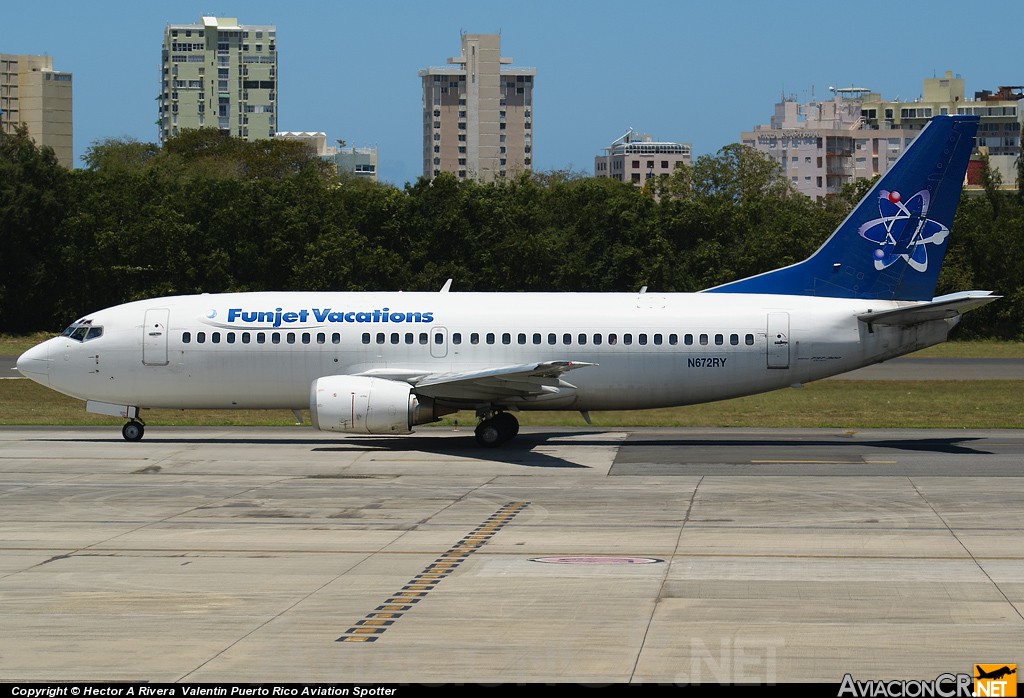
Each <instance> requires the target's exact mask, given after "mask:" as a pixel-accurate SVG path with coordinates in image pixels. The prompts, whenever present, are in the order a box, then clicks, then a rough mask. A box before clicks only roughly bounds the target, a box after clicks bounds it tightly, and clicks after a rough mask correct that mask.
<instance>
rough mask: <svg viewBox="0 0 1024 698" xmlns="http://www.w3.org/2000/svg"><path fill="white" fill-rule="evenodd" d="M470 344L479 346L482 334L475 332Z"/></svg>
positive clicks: (470, 336)
mask: <svg viewBox="0 0 1024 698" xmlns="http://www.w3.org/2000/svg"><path fill="white" fill-rule="evenodd" d="M469 343H470V344H479V343H480V333H479V332H474V333H473V334H471V335H469Z"/></svg>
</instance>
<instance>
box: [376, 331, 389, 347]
mask: <svg viewBox="0 0 1024 698" xmlns="http://www.w3.org/2000/svg"><path fill="white" fill-rule="evenodd" d="M386 339H387V336H386V335H385V334H384V333H383V332H378V333H377V344H383V343H384V341H385V340H386Z"/></svg>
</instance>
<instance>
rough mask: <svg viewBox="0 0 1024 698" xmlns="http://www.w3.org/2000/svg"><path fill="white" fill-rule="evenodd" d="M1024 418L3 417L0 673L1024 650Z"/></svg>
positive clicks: (909, 670)
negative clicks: (495, 435) (741, 423)
mask: <svg viewBox="0 0 1024 698" xmlns="http://www.w3.org/2000/svg"><path fill="white" fill-rule="evenodd" d="M1022 534H1024V431H1012V430H1005V431H972V430H949V431H934V430H898V429H893V430H869V431H837V430H751V429H739V430H702V429H655V430H629V431H624V430H622V431H602V430H596V429H572V430H558V429H544V430H527V429H524V431H523V433H522V434H521V435H520V436H519V437H518V438H517V439H516V440H515V441H513V442H510V443H508V444H506V445H505V446H504V447H502V448H499V449H492V450H485V449H480V448H478V447H477V446H476V444H475V442H474V440H473V437H472V433H471V431H468V430H464V431H452V430H442V429H427V430H423V432H422V433H418V434H416V435H412V436H409V437H395V438H375V437H366V438H355V437H353V438H342V437H339V436H338V435H334V434H324V433H321V432H316V431H313V430H311V429H310V428H309V427H305V428H301V427H294V428H279V429H256V428H170V427H159V426H157V425H154V426H152V427H151V428H150V429H149V430H148V431H147V435H146V439H145V440H144V441H142V442H140V443H127V442H124V441H123V440H122V439H121V437H120V434H119V430H118V429H116V428H110V427H101V428H93V427H88V428H85V427H83V428H44V427H4V428H0V608H2V632H0V681H5V682H25V681H121V680H123V681H133V682H138V681H154V682H165V681H183V682H216V681H236V682H237V681H241V682H269V681H286V682H334V681H338V682H344V683H350V682H361V683H364V684H367V683H369V684H372V683H375V682H399V683H400V682H415V683H424V682H425V683H434V684H446V683H467V682H468V683H479V682H483V683H507V682H531V683H533V682H552V683H553V682H558V683H566V682H584V683H591V684H608V683H612V684H616V683H660V684H664V683H668V684H692V683H701V682H713V683H721V682H727V683H789V682H825V683H832V684H838V683H839V682H840V680H841V679H842V678H843V676H844V674H846V673H850V674H851V675H852V677H853V678H854V679H856V680H858V681H868V680H882V679H886V680H896V679H926V680H931V679H934V678H935V677H936V676H938V675H939V674H942V673H947V672H949V673H970V672H971V671H972V669H973V664H974V663H986V662H1003V663H1006V662H1011V663H1012V662H1017V663H1020V662H1021V660H1022V659H1024V535H1022Z"/></svg>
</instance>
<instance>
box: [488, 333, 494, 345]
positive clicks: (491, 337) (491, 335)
mask: <svg viewBox="0 0 1024 698" xmlns="http://www.w3.org/2000/svg"><path fill="white" fill-rule="evenodd" d="M487 343H488V344H494V333H493V332H488V333H487Z"/></svg>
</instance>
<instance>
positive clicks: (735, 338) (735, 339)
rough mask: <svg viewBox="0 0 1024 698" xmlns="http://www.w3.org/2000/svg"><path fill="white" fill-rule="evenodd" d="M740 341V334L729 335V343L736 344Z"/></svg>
mask: <svg viewBox="0 0 1024 698" xmlns="http://www.w3.org/2000/svg"><path fill="white" fill-rule="evenodd" d="M739 343H740V336H739V335H738V334H731V335H729V344H731V345H733V346H736V345H737V344H739Z"/></svg>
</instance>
